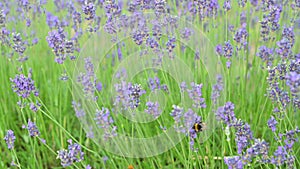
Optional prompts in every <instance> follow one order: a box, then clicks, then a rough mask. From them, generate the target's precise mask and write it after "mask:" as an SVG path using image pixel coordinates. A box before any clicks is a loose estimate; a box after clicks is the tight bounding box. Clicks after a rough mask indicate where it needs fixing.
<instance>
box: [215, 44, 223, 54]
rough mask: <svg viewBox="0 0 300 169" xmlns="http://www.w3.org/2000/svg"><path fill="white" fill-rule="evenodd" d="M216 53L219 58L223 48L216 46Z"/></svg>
mask: <svg viewBox="0 0 300 169" xmlns="http://www.w3.org/2000/svg"><path fill="white" fill-rule="evenodd" d="M216 52H217V53H218V54H219V55H220V56H223V54H224V53H223V47H222V45H221V44H219V45H217V46H216Z"/></svg>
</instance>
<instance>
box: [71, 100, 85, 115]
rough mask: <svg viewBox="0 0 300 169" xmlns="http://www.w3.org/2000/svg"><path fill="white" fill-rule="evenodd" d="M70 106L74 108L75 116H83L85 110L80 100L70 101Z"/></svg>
mask: <svg viewBox="0 0 300 169" xmlns="http://www.w3.org/2000/svg"><path fill="white" fill-rule="evenodd" d="M72 107H73V109H74V110H75V114H76V117H77V118H80V117H83V116H85V111H84V109H83V108H82V105H81V104H80V102H76V101H72Z"/></svg>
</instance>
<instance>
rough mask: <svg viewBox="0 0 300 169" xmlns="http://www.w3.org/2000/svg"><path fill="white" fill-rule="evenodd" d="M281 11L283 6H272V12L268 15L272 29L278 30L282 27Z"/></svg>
mask: <svg viewBox="0 0 300 169" xmlns="http://www.w3.org/2000/svg"><path fill="white" fill-rule="evenodd" d="M281 12H282V7H281V6H271V7H270V13H269V15H268V21H269V23H270V25H271V30H272V31H276V30H278V29H279V28H280V25H279V19H280V14H281Z"/></svg>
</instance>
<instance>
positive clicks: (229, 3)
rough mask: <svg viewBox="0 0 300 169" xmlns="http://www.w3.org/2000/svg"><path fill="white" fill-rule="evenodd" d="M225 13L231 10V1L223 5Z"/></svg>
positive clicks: (226, 0) (227, 0) (228, 0)
mask: <svg viewBox="0 0 300 169" xmlns="http://www.w3.org/2000/svg"><path fill="white" fill-rule="evenodd" d="M223 9H224V11H229V10H230V9H231V0H225V1H224V5H223Z"/></svg>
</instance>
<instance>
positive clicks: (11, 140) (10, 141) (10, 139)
mask: <svg viewBox="0 0 300 169" xmlns="http://www.w3.org/2000/svg"><path fill="white" fill-rule="evenodd" d="M4 140H5V142H6V144H7V148H8V149H13V148H14V144H15V140H16V136H15V134H14V132H13V131H12V130H7V133H6V135H5V137H4Z"/></svg>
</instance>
